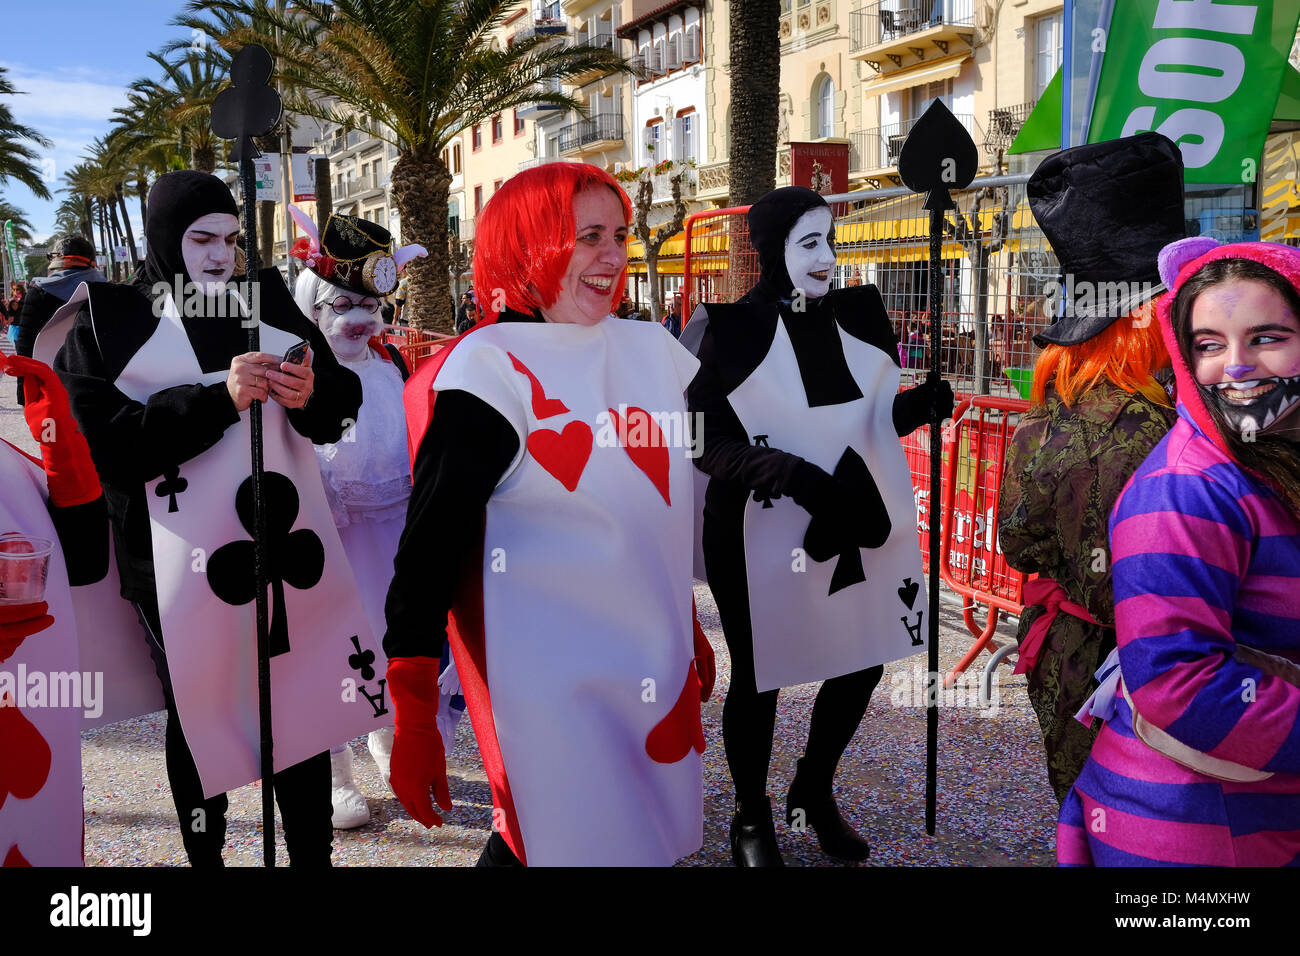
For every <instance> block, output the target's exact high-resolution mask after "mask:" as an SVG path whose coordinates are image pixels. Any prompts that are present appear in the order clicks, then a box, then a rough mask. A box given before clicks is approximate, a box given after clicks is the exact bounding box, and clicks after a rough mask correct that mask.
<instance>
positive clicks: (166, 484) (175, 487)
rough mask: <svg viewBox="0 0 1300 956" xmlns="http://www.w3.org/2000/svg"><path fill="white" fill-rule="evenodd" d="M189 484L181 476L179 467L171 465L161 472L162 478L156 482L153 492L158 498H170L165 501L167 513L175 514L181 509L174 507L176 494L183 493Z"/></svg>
mask: <svg viewBox="0 0 1300 956" xmlns="http://www.w3.org/2000/svg"><path fill="white" fill-rule="evenodd" d="M189 486H190V483H189V482H188V481H186V480H185V479H184V478H182V477H181V470H180V468H179V467H172V468H168V469H167V470H166V471H164V472H163V480H162V481H160V482H158V484H157V486H156V487H155V488H154V490H153V493H154V494H155V495H157V496H158V497H159V498H170V499H171V500H170V501H169V502H168V503H167V513H168V514H175V513H176V512H177V511H180V510H181V509H180V508H178V507H176V496H177V495H179V494H184V492H185V489H186V488H188V487H189Z"/></svg>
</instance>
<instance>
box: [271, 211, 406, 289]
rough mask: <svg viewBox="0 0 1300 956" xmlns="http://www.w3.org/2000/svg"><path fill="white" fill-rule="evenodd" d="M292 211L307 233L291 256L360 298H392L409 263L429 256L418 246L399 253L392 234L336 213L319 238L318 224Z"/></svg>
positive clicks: (330, 218) (328, 221)
mask: <svg viewBox="0 0 1300 956" xmlns="http://www.w3.org/2000/svg"><path fill="white" fill-rule="evenodd" d="M289 211H290V213H291V214H292V215H293V218H294V220H295V221H296V222H297V223H298V225H299V227H301V228H302V230H303V231H304V232H306V233H307V235H306V236H304V237H302V238H300V239H299V240H298V241H297V242H295V243H294V245H293V249H292V250H290V255H293V256H296V257H297V258H299V259H301V260H302V261H303V262H305V263H306V264H307V268H309V269H311V271H312V272H314V273H316V274H317V275H318V276H320V277H321V278H322V279H324V280H326V281H327V282H329V283H331V284H333V285H336V286H338V287H339V288H341V289H347V290H348V291H349V292H355V293H357V294H358V295H362V296H384V295H388V294H389V293H390V292H392V291H393V290H395V289H396V288H397V274H398V272H400V271H401V270H402V268H403V267H404V266H405V265H406V263H407V262H408V261H410V260H411V259H413V258H415V257H417V256H423V255H424V254H425V250H424V247H423V246H419V245H414V244H412V245H407V246H402V247H401V248H400V249H395V248H394V245H393V236H392V233H390V232H389V231H388V230H387V229H385V228H384V227H383V226H380V225H378V224H377V223H373V222H370V221H369V220H366V219H360V218H358V217H356V216H343V215H339V214H337V213H335V214H333V215H331V216H330V217H329V219H328V220H326V222H325V228H324V229H323V230H322V231H321V232H320V235H319V236H317V234H316V228H315V224H314V223H312V221H311V220H310V219H309V218H308V217H307V216H306V215H304V214H303V213H302V212H301V210H298V209H296V208H294V207H293V206H290V207H289Z"/></svg>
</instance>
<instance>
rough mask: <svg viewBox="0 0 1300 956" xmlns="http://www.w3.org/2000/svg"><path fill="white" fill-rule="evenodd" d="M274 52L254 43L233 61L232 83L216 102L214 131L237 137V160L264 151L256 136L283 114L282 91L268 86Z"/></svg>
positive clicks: (264, 131)
mask: <svg viewBox="0 0 1300 956" xmlns="http://www.w3.org/2000/svg"><path fill="white" fill-rule="evenodd" d="M271 66H272V63H271V54H269V53H267V52H266V50H265V49H264V48H262V47H260V46H258V45H257V44H250V45H249V46H246V47H244V48H243V49H242V50H240V51H239V52H238V53H236V54H235V57H234V59H233V60H231V61H230V83H231V85H230V86H228V87H227V88H226V89H224V90H222V91H221V92H220V93H218V94H217V98H216V99H215V100H213V102H212V132H214V133H216V134H217V135H218V136H220V137H221V138H222V139H233V140H235V148H234V149H233V150H231V152H230V158H231V159H232V160H233V161H235V162H236V163H238V162H240V161H241V160H243V159H256V158H257V157H258V156H261V155H262V153H261V151H260V150H258V148H257V146H256V145H254V143H253V140H252V137H254V136H265V135H266V134H267V133H269V132H271V130H272V129H273V128H274V127H275V124H276V121H277V120H279V118H280V106H281V104H280V94H279V93H277V92H276V91H275V90H273V89H272V88H271V87H269V86H267V85H266V84H267V81H268V80H269V79H270V78H271Z"/></svg>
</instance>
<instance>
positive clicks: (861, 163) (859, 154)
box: [849, 113, 980, 178]
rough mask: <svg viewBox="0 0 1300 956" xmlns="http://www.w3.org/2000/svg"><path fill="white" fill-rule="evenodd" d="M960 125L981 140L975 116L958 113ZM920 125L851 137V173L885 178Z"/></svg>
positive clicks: (910, 122) (895, 125) (894, 126)
mask: <svg viewBox="0 0 1300 956" xmlns="http://www.w3.org/2000/svg"><path fill="white" fill-rule="evenodd" d="M954 115H955V116H956V117H957V120H958V122H960V123H961V125H962V126H964V127H966V131H967V132H968V133H970V134H971V136H972V137H973V138H974V139H975V141H976V142H979V140H980V132H979V129H978V128H977V127H976V125H975V117H974V116H972V115H971V114H969V113H956V114H954ZM915 125H916V120H915V119H910V120H903V121H902V122H899V123H890V124H888V125H886V126H877V127H875V128H874V129H864V130H859V131H858V132H856V133H850V134H849V171H850V172H851V173H855V174H857V175H860V176H865V177H868V178H869V177H871V176H873V175H874V176H882V175H889V174H890V173H892V172H895V171H896V170H897V168H898V154H899V153H901V152H902V151H903V143H904V142H906V141H907V134H908V133H910V132H911V131H912V127H913V126H915Z"/></svg>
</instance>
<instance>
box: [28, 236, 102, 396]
mask: <svg viewBox="0 0 1300 956" xmlns="http://www.w3.org/2000/svg"><path fill="white" fill-rule="evenodd" d="M104 281H105V279H104V274H103V273H102V272H100V271H99V270H98V269H96V268H95V247H94V246H93V245H92V244H91V242H90V240H89V239H87V238H86V237H85V236H82V235H78V234H76V233H73V234H72V235H70V236H64V237H63V238H62V239H60V240H59V241H58V242H56V243H54V246H53V247H52V248H51V249H50V266H49V275H47V276H43V277H41V278H38V279H32V280H31V281H30V282H29V283H27V295H25V296H24V297H23V308H22V312H21V313H19V316H18V318H17V320H16V324H17V326H18V341H17V342H16V343H15V347H16V349H17V352H18V354H19V355H25V356H27V357H29V358H30V357H31V354H32V347H33V346H34V345H35V344H36V336H38V335H40V333H41V329H43V328H45V323H46V322H48V321H49V320H50V316H52V315H53V314H54V313H55V311H56V310H57V309H58V308H59V306H61V305H63V303H65V302H67V301H68V299H70V298H72V293H74V292H76V291H77V287H78V286H79V285H81V283H83V282H104ZM18 404H19V405H22V404H24V396H23V380H22V379H21V378H20V379H18Z"/></svg>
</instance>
